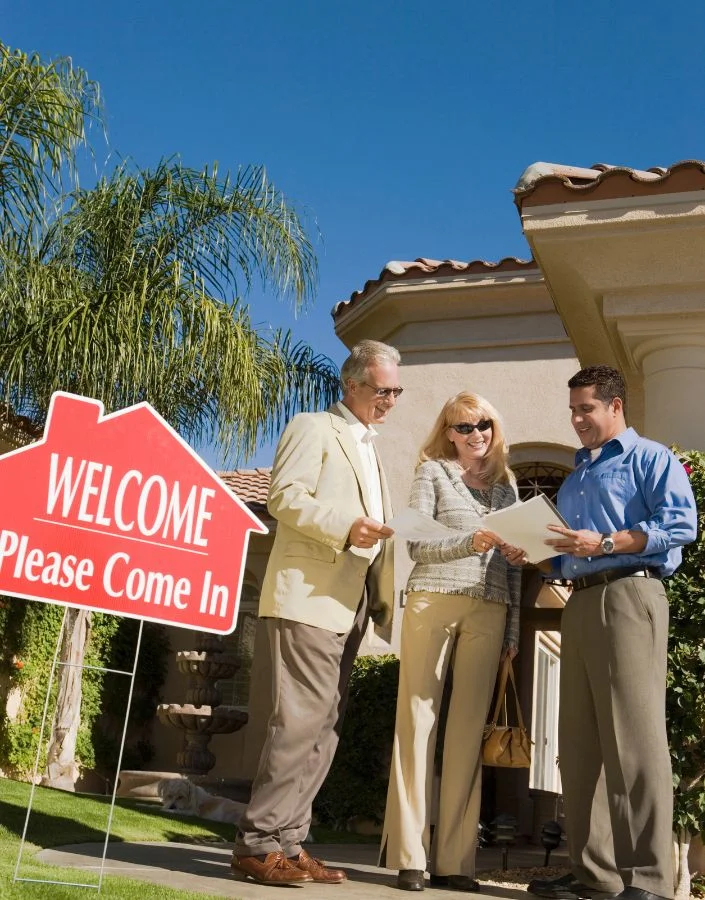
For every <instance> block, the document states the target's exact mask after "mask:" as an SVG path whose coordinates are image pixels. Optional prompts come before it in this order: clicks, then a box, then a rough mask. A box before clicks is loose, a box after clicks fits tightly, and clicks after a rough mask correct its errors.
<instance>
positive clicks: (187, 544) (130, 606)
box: [0, 392, 267, 634]
mask: <svg viewBox="0 0 705 900" xmlns="http://www.w3.org/2000/svg"><path fill="white" fill-rule="evenodd" d="M0 496H2V499H3V503H2V509H3V515H2V520H1V521H0V594H9V595H12V596H15V597H26V598H28V599H30V600H43V601H46V602H48V603H59V604H63V605H67V606H79V607H86V608H88V609H93V610H97V611H99V612H108V613H115V614H117V615H121V616H131V617H134V618H140V619H149V620H152V621H156V622H162V623H164V624H166V625H177V626H180V627H183V628H197V629H200V630H202V631H211V632H216V633H220V634H228V633H229V632H231V631H232V630H233V628H234V627H235V622H236V618H237V606H238V600H239V596H240V589H241V587H242V576H243V572H244V568H245V556H246V553H247V543H248V539H249V533H250V532H251V531H255V532H259V533H261V534H266V533H267V529H266V528H265V526H264V525H263V524H262V523H261V522H260V521H259V520H258V519H257V518H256V517H255V516H254V515H253V514H252V513H251V512H250V511H249V510H248V509H247V507H246V506H245V505H244V504H243V503H242V501H241V500H240V499H239V498H238V497H236V496H235V495H234V494H233V493H232V492H231V491H230V490H228V488H227V487H226V486H225V485H224V484H223V482H222V481H221V480H220V479H219V478H218V476H217V475H216V474H215V473H214V472H213V471H212V470H211V469H210V468H209V467H208V466H207V465H206V464H205V463H204V462H203V461H202V460H201V459H200V458H199V457H198V456H197V455H196V453H194V451H193V450H192V449H191V448H190V447H189V446H188V444H186V443H185V442H184V441H183V440H182V439H181V438H180V437H179V435H178V434H177V433H176V432H175V431H174V430H173V429H172V428H171V426H170V425H168V424H167V423H166V422H165V421H164V419H162V417H161V416H160V415H159V414H158V413H157V412H155V410H154V409H152V407H151V406H149V404H148V403H140V404H138V405H137V406H132V407H130V408H128V409H124V410H121V411H120V412H117V413H113V414H111V415H107V416H104V415H103V405H102V403H100V402H99V401H97V400H91V399H88V398H86V397H77V396H75V395H73V394H66V393H63V392H57V393H55V394H54V395H53V397H52V399H51V404H50V407H49V415H48V418H47V423H46V428H45V430H44V437H43V438H42V440H41V441H38V442H37V443H35V444H31V445H29V446H27V447H22V448H21V449H19V450H14V451H12V452H11V453H7V454H5V455H4V456H2V457H0Z"/></svg>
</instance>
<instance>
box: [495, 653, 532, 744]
mask: <svg viewBox="0 0 705 900" xmlns="http://www.w3.org/2000/svg"><path fill="white" fill-rule="evenodd" d="M508 680H509V681H511V683H512V690H513V691H514V702H515V703H516V708H517V722H518V724H519V727H520V728H523V727H524V717H523V716H522V714H521V706H520V705H519V694H518V693H517V685H516V680H515V678H514V666H513V665H512V661H511V659H510V657H509V656H506V657H505V658H504V662H503V663H502V668H501V669H500V670H499V686H498V688H497V701H496V703H495V707H494V713H493V715H492V719H491V722H490V724H491V725H493V726H494V725H496V724H497V722H498V721H499V713H500V710H501V709H502V707H503V706H504V717H505V722H506V718H507V681H508Z"/></svg>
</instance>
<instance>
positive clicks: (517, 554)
mask: <svg viewBox="0 0 705 900" xmlns="http://www.w3.org/2000/svg"><path fill="white" fill-rule="evenodd" d="M499 552H500V553H501V554H502V556H503V557H504V558H505V559H506V560H507V562H508V563H509V565H510V566H523V565H526V563H528V561H529V557H528V556H527V555H526V550H522V548H521V547H513V546H512V545H511V544H500V545H499Z"/></svg>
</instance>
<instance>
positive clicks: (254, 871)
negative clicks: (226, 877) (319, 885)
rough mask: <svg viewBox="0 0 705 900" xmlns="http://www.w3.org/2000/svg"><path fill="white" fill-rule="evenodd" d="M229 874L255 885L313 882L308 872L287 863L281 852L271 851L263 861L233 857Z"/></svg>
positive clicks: (255, 858) (246, 857)
mask: <svg viewBox="0 0 705 900" xmlns="http://www.w3.org/2000/svg"><path fill="white" fill-rule="evenodd" d="M230 872H231V874H232V875H233V877H234V878H237V879H238V880H239V881H244V880H245V879H246V878H251V879H252V880H253V881H256V882H257V884H271V885H277V884H306V883H307V882H309V881H314V880H315V879H314V878H313V876H312V875H309V873H308V872H304V870H303V869H299V868H298V867H297V866H295V865H294V864H293V863H291V862H289V860H288V859H287V858H286V856H284V854H283V853H282V851H281V850H273V851H272V852H271V853H268V854H267V855H266V856H265V858H264V859H263V860H262V859H258V858H257V857H256V856H236V855H233V858H232V861H231V863H230Z"/></svg>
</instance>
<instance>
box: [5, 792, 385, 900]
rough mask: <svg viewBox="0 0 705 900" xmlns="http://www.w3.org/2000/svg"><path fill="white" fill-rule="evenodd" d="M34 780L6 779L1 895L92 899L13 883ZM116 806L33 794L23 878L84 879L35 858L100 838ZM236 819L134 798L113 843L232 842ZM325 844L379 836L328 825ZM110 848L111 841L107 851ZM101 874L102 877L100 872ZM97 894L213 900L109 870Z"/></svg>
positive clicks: (117, 821)
mask: <svg viewBox="0 0 705 900" xmlns="http://www.w3.org/2000/svg"><path fill="white" fill-rule="evenodd" d="M29 793H30V786H29V785H28V784H24V783H23V782H19V781H11V780H9V779H7V778H0V897H1V898H2V900H5V898H7V900H35V898H42V900H43V898H56V900H64V898H66V900H76V897H77V896H81V893H82V894H83V895H84V896H85V897H86V898H90V897H91V896H93V894H94V893H96V892H94V891H90V890H85V889H84V890H82V889H79V888H72V887H61V886H58V885H45V884H32V883H28V882H16V883H13V881H12V877H13V874H14V871H15V865H16V862H17V854H18V852H19V846H20V837H21V835H22V829H23V828H24V822H25V815H26V810H27V803H28V801H29ZM109 811H110V800H109V798H108V797H95V796H86V795H81V794H69V793H66V792H65V791H54V790H49V789H47V788H37V789H36V791H35V794H34V803H33V806H32V815H31V816H30V821H29V830H28V832H27V843H25V847H24V852H23V855H22V865H21V868H20V872H19V875H20V877H22V878H38V879H45V880H49V879H51V880H56V881H77V882H86V881H88V880H89V877H87V876H86V873H85V872H80V871H77V870H72V869H59V868H56V867H54V866H47V865H43V864H42V863H39V862H37V861H35V859H34V856H35V853H36V852H37V851H38V850H39V849H44V848H47V847H59V846H63V845H66V844H83V843H87V842H96V843H101V844H102V842H103V841H104V840H105V829H106V827H107V822H108V814H109ZM233 832H234V828H233V826H232V825H231V824H227V823H221V822H207V821H205V820H204V819H194V818H193V817H191V816H179V815H174V814H172V813H164V812H162V811H161V810H160V809H159V807H156V808H155V809H150V808H148V807H145V806H144V805H137V804H136V803H135V802H133V801H128V800H118V801H117V802H116V805H115V812H114V814H113V821H112V826H111V829H110V840H111V841H178V842H181V843H183V842H194V843H202V842H203V843H211V842H221V841H232V839H233V836H234V835H233ZM314 837H315V839H316V841H317V842H319V843H348V842H352V843H368V842H370V841H371V842H375V841H377V840H378V838H374V837H367V836H364V835H357V834H352V833H349V832H333V831H330V830H328V829H324V828H316V829H314ZM109 855H110V848H109V847H108V856H109ZM95 877H96V878H97V876H95ZM97 896H100V897H109V898H115V900H137V898H139V900H188V898H192V900H208V898H212V900H215V897H214V895H210V894H194V893H191V892H190V891H177V890H173V889H170V888H166V887H160V886H158V885H151V884H148V883H147V882H144V881H134V880H131V879H127V878H116V877H108V876H106V877H105V878H104V879H103V887H102V890H101V893H100V894H99V895H97Z"/></svg>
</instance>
